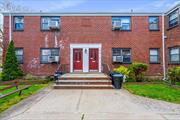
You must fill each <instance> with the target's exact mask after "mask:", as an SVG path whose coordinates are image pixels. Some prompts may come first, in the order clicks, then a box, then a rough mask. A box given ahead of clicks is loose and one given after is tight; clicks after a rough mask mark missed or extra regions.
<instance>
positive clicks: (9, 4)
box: [0, 0, 31, 63]
mask: <svg viewBox="0 0 180 120" xmlns="http://www.w3.org/2000/svg"><path fill="white" fill-rule="evenodd" d="M24 11H31V10H30V9H29V8H26V7H23V6H20V5H15V4H14V3H13V1H12V0H1V1H0V13H1V12H24ZM2 27H3V24H2V23H1V17H0V63H2V49H3V36H4V33H3V30H2Z"/></svg>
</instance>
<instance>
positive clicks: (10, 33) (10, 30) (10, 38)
mask: <svg viewBox="0 0 180 120" xmlns="http://www.w3.org/2000/svg"><path fill="white" fill-rule="evenodd" d="M11 24H12V23H11V13H10V12H9V42H11V40H12V29H11Z"/></svg>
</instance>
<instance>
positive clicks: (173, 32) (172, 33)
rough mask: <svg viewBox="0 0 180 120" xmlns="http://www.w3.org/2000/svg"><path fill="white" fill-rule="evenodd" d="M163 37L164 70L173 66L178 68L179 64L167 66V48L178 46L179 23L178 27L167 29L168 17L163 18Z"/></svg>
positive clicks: (179, 38) (179, 42)
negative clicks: (164, 38)
mask: <svg viewBox="0 0 180 120" xmlns="http://www.w3.org/2000/svg"><path fill="white" fill-rule="evenodd" d="M179 22H180V9H179ZM165 35H166V36H167V38H166V42H165V45H166V68H169V67H173V66H180V64H169V48H171V47H175V46H180V23H179V25H178V26H176V27H174V28H171V29H168V16H166V17H165Z"/></svg>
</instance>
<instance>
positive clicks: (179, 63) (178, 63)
mask: <svg viewBox="0 0 180 120" xmlns="http://www.w3.org/2000/svg"><path fill="white" fill-rule="evenodd" d="M168 65H180V62H177V63H168Z"/></svg>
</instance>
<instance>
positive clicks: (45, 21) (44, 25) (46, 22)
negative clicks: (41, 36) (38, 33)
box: [41, 16, 60, 30]
mask: <svg viewBox="0 0 180 120" xmlns="http://www.w3.org/2000/svg"><path fill="white" fill-rule="evenodd" d="M51 28H53V29H60V17H56V16H53V17H41V30H50V29H51Z"/></svg>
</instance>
